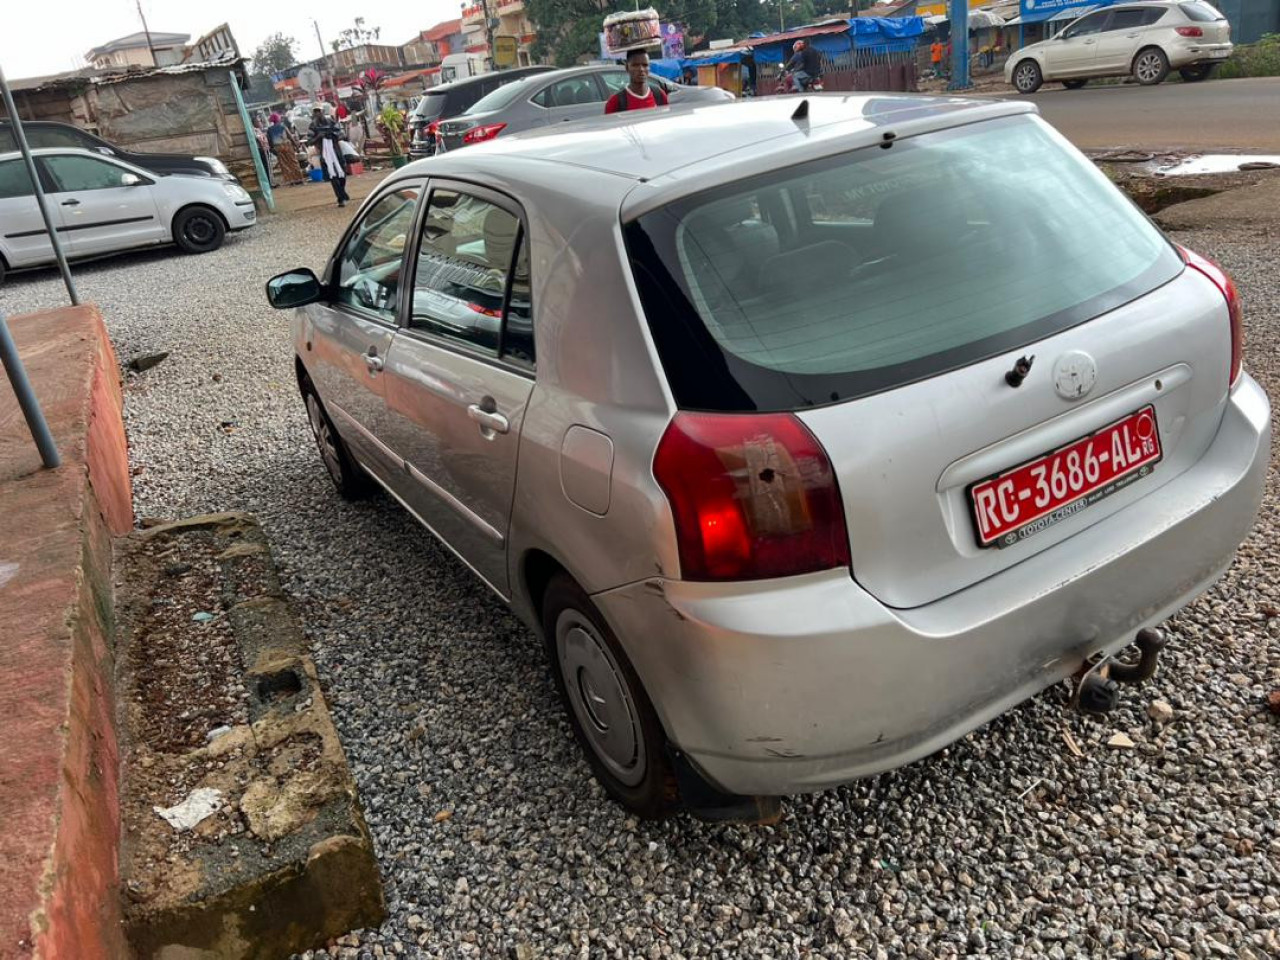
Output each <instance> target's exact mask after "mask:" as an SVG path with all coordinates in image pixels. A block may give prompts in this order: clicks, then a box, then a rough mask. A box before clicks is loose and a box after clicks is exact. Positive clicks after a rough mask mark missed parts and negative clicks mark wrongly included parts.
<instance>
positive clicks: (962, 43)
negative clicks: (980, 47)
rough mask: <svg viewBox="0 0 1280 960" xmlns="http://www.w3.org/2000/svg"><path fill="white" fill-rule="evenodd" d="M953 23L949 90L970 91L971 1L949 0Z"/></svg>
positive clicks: (949, 12) (948, 6)
mask: <svg viewBox="0 0 1280 960" xmlns="http://www.w3.org/2000/svg"><path fill="white" fill-rule="evenodd" d="M947 14H948V17H947V19H948V20H950V21H951V82H950V83H949V84H947V89H948V90H968V89H969V88H970V87H971V86H973V84H972V83H971V82H970V81H969V0H948V5H947Z"/></svg>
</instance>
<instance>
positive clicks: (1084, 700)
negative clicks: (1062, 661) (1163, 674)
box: [1072, 627, 1165, 715]
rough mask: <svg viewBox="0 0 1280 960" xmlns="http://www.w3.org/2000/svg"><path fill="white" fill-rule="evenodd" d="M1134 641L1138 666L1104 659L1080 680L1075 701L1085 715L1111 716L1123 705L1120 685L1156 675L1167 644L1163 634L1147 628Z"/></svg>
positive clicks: (1094, 664) (1092, 666) (1101, 658)
mask: <svg viewBox="0 0 1280 960" xmlns="http://www.w3.org/2000/svg"><path fill="white" fill-rule="evenodd" d="M1133 642H1134V645H1135V646H1137V648H1138V653H1139V657H1138V662H1137V663H1127V662H1124V661H1121V660H1113V659H1111V658H1110V657H1107V656H1102V657H1099V658H1098V659H1097V660H1096V661H1094V662H1093V663H1092V664H1090V665H1089V666H1088V669H1087V670H1086V671H1085V673H1084V675H1083V676H1081V677H1080V681H1079V683H1078V684H1077V685H1076V692H1075V696H1074V697H1073V698H1072V699H1073V702H1074V704H1075V706H1077V707H1079V708H1080V711H1081V712H1082V713H1090V714H1095V715H1097V714H1103V713H1110V712H1111V711H1112V710H1114V709H1115V708H1116V704H1118V703H1119V702H1120V684H1122V683H1142V682H1143V681H1145V680H1150V679H1151V677H1152V676H1153V675H1154V674H1155V672H1156V664H1157V662H1158V661H1159V659H1160V651H1161V650H1163V649H1164V645H1165V638H1164V634H1163V633H1161V632H1160V631H1159V630H1156V629H1154V628H1152V627H1147V628H1145V629H1142V630H1139V631H1138V635H1137V637H1135V638H1134V641H1133Z"/></svg>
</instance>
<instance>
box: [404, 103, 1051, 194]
mask: <svg viewBox="0 0 1280 960" xmlns="http://www.w3.org/2000/svg"><path fill="white" fill-rule="evenodd" d="M802 105H803V106H802ZM800 113H802V114H803V115H799V114H800ZM1034 113H1038V110H1037V109H1036V107H1035V105H1034V104H1031V103H1028V102H1026V101H1013V100H976V99H964V98H960V97H946V96H934V97H929V96H919V95H894V94H832V93H828V94H820V95H816V96H808V97H803V98H802V97H766V98H761V99H748V100H738V101H733V102H729V103H721V104H711V105H708V106H702V107H694V108H689V109H684V110H645V111H634V112H629V113H626V114H615V115H613V116H610V117H604V116H602V117H601V118H600V119H598V120H582V121H578V122H576V123H574V124H573V128H572V129H571V130H563V129H561V128H560V127H558V126H557V127H552V128H542V129H539V130H534V131H530V132H528V133H522V134H518V135H516V136H513V137H509V138H507V139H505V140H504V139H502V138H498V139H496V140H492V141H490V142H488V143H484V144H478V145H476V146H471V147H467V148H466V149H462V150H455V151H452V152H448V153H444V154H439V155H437V156H436V157H434V158H430V159H427V160H420V161H417V162H416V163H411V164H409V165H408V166H406V167H404V168H403V169H402V171H401V174H402V175H404V176H415V175H416V176H422V175H424V174H425V175H429V176H457V177H463V178H465V177H467V176H468V175H477V176H480V177H484V178H486V179H489V180H491V181H497V180H501V181H504V182H520V181H521V180H527V181H530V182H536V183H538V184H539V185H540V186H541V187H542V188H544V189H547V190H551V191H556V192H560V193H563V194H565V195H566V196H580V195H582V194H581V190H580V188H581V186H582V184H581V182H580V181H579V179H578V178H576V177H568V178H566V177H565V176H564V168H565V167H566V166H573V167H576V168H578V171H579V173H580V174H582V175H587V174H595V175H596V176H595V178H594V179H595V180H596V181H597V185H598V186H597V190H596V191H595V192H594V193H593V196H595V197H597V198H599V199H601V200H603V196H604V194H602V193H601V192H600V191H601V190H603V191H604V193H609V192H610V190H609V188H608V187H606V186H605V184H607V183H610V182H612V184H613V189H612V191H611V192H612V193H614V194H615V195H616V197H615V198H616V200H617V201H618V202H621V200H622V198H623V197H625V196H626V195H627V194H628V193H630V192H631V191H632V190H633V189H634V188H635V186H636V185H637V184H646V185H648V187H649V189H648V190H647V191H646V192H647V193H648V194H650V195H653V196H657V195H659V194H661V195H662V197H663V201H664V202H665V201H666V200H669V199H672V196H671V195H670V194H672V193H678V192H680V190H679V187H678V186H677V182H679V183H682V184H695V183H696V184H701V183H704V182H711V183H714V182H726V181H730V180H736V179H740V178H741V177H745V176H750V175H752V174H753V173H755V172H764V171H767V170H770V169H776V168H777V167H778V166H780V165H784V164H788V163H799V162H802V161H803V160H807V159H812V158H816V157H818V156H822V155H830V154H833V153H841V152H845V151H847V150H853V149H857V148H859V147H864V146H870V145H873V144H877V143H883V142H885V141H884V137H886V136H888V135H890V134H892V137H893V138H896V137H904V136H910V135H915V134H919V133H927V132H931V131H933V130H938V129H943V128H947V127H953V126H960V125H963V124H967V123H974V122H978V121H982V120H988V119H994V118H996V117H1003V116H1012V115H1017V114H1034ZM699 189H701V187H699Z"/></svg>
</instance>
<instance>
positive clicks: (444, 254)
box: [385, 181, 535, 596]
mask: <svg viewBox="0 0 1280 960" xmlns="http://www.w3.org/2000/svg"><path fill="white" fill-rule="evenodd" d="M525 237H526V228H525V226H524V219H523V217H522V214H521V211H520V208H519V207H518V206H517V205H516V204H515V203H514V202H513V201H512V200H510V199H509V198H507V197H505V196H502V195H500V194H497V193H493V192H491V191H488V190H485V189H482V188H480V187H476V186H471V185H462V184H454V183H450V182H447V181H433V182H432V185H431V196H430V199H429V200H428V203H427V207H426V210H425V211H424V216H423V217H422V229H421V235H420V241H419V245H418V247H417V249H416V251H415V255H414V260H415V262H414V274H413V287H412V292H411V299H410V302H409V305H408V310H407V315H406V317H405V322H404V325H403V326H402V328H401V329H400V331H399V332H398V333H397V334H396V337H395V340H394V342H393V343H392V344H391V353H390V355H389V356H388V357H387V364H386V369H385V374H386V403H387V411H388V430H387V437H388V440H387V442H388V444H389V445H390V446H391V447H392V448H393V450H394V451H395V454H396V455H397V456H398V457H402V458H403V459H404V473H403V474H402V477H403V482H404V485H403V487H402V490H403V493H402V498H403V499H404V500H405V501H406V502H407V503H408V504H409V506H410V507H411V509H412V510H413V511H414V512H415V513H416V514H417V515H418V517H419V519H421V520H422V521H423V522H424V523H425V524H426V525H427V526H429V527H430V528H431V529H432V530H433V531H435V533H436V534H437V535H438V536H439V537H440V538H441V539H442V540H444V542H445V543H446V544H447V545H448V546H449V547H450V548H451V549H452V550H453V551H454V552H455V553H457V554H458V555H459V556H460V557H461V558H462V559H463V560H464V561H465V562H466V563H467V564H468V565H469V566H471V568H472V569H474V570H475V571H476V572H477V573H478V574H479V575H480V576H481V577H483V578H484V579H485V580H486V581H487V582H488V583H489V584H490V585H491V586H492V587H493V588H494V589H495V590H496V591H498V592H499V593H500V594H502V595H503V596H507V595H508V594H509V585H508V581H507V566H506V541H507V531H508V522H509V519H510V514H511V502H512V497H513V495H514V492H515V477H516V453H517V449H518V446H519V439H520V427H521V423H522V421H523V418H524V411H525V408H526V406H527V404H528V401H529V395H530V393H531V392H532V390H533V383H534V380H533V371H534V362H535V350H534V344H533V309H532V302H531V293H530V283H529V267H528V264H529V254H528V244H527V242H526V240H525Z"/></svg>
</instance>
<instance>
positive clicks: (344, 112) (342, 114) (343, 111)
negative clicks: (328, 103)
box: [335, 100, 351, 123]
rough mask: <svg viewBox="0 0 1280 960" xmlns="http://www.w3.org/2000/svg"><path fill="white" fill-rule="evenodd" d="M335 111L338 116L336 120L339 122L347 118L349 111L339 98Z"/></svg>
mask: <svg viewBox="0 0 1280 960" xmlns="http://www.w3.org/2000/svg"><path fill="white" fill-rule="evenodd" d="M335 113H336V115H337V117H338V122H339V123H341V122H342V121H343V120H345V119H347V117H348V116H349V115H350V113H351V111H350V110H348V109H347V105H346V104H345V103H343V102H342V101H341V100H339V101H338V109H337V110H336V111H335Z"/></svg>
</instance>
